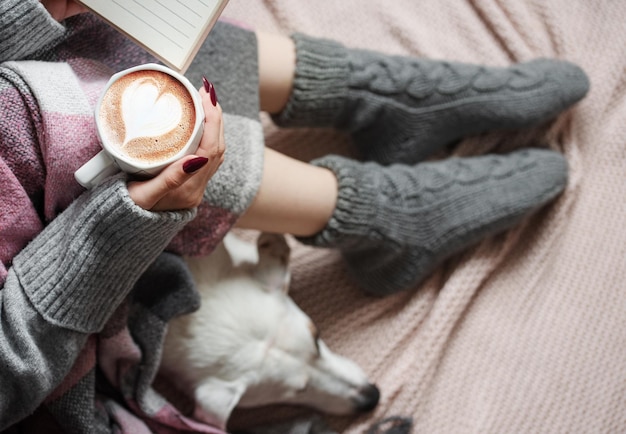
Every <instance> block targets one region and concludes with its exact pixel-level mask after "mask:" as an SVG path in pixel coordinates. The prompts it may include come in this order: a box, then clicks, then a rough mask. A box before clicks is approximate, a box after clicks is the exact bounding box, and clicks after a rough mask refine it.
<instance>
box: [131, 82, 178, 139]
mask: <svg viewBox="0 0 626 434" xmlns="http://www.w3.org/2000/svg"><path fill="white" fill-rule="evenodd" d="M182 115H183V110H182V107H181V105H180V101H179V100H178V98H176V97H175V96H174V95H172V94H171V93H161V92H160V91H159V88H158V83H157V82H155V81H154V80H151V79H148V78H145V79H142V80H135V81H134V82H133V83H132V84H131V85H130V86H128V87H127V88H126V89H125V90H124V93H122V119H123V120H124V128H125V133H126V134H125V137H124V140H123V142H122V148H123V147H124V145H126V144H127V143H128V142H130V141H131V140H132V139H136V138H138V137H157V136H162V135H164V134H167V133H169V132H170V131H172V130H173V129H175V128H176V127H177V126H178V125H179V124H180V122H181V120H182Z"/></svg>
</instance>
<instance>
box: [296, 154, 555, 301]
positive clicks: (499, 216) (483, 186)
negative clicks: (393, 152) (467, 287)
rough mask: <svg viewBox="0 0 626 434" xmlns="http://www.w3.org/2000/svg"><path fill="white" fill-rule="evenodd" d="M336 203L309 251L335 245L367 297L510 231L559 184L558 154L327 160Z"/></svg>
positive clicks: (407, 283) (404, 284)
mask: <svg viewBox="0 0 626 434" xmlns="http://www.w3.org/2000/svg"><path fill="white" fill-rule="evenodd" d="M313 164H315V165H317V166H321V167H326V168H328V169H330V170H332V171H333V172H334V173H335V175H336V177H337V180H338V183H339V195H338V198H337V206H336V209H335V212H334V213H333V216H332V217H331V219H330V221H329V223H328V225H327V226H326V228H325V229H324V230H322V231H321V232H320V233H319V234H317V235H316V236H315V237H314V238H313V239H302V240H303V241H305V242H311V243H312V244H314V245H316V246H323V247H338V248H339V249H340V250H341V252H342V254H343V256H344V257H345V259H346V262H347V263H348V266H349V268H350V272H351V274H352V275H353V276H354V278H355V279H356V280H357V281H358V282H359V283H360V285H361V286H362V287H363V288H364V289H365V290H366V291H367V292H369V293H372V294H376V295H387V294H391V293H394V292H397V291H399V290H402V289H408V288H412V287H414V286H415V285H417V284H418V283H421V282H422V281H423V280H424V279H425V278H426V277H428V275H429V274H430V273H432V271H433V270H434V269H435V267H436V266H437V265H439V264H440V263H441V262H442V261H443V260H444V259H447V258H449V257H450V256H451V255H453V254H455V253H458V252H460V251H462V250H463V249H466V248H467V247H469V246H471V245H473V244H475V243H477V242H478V241H479V240H482V239H483V238H485V237H487V236H490V235H494V234H497V233H499V232H501V231H503V230H505V229H509V228H511V227H512V226H513V225H514V224H516V223H518V222H519V221H520V220H521V219H522V217H524V216H526V215H527V214H528V212H530V211H532V210H535V209H537V208H538V207H539V206H541V205H543V204H545V203H546V202H547V201H549V200H550V199H553V198H554V197H555V196H556V195H557V194H558V193H559V192H561V191H562V190H563V188H564V187H565V183H566V181H567V164H566V162H565V159H564V158H563V157H562V156H561V155H560V154H558V153H556V152H552V151H547V150H539V149H538V150H533V149H528V150H521V151H517V152H514V153H512V154H510V155H504V156H496V155H488V156H482V157H473V158H451V159H447V160H444V161H440V162H432V163H422V164H418V165H417V166H404V165H399V164H398V165H392V166H389V167H381V166H379V165H377V164H374V163H365V164H360V163H357V162H355V161H354V160H350V159H346V158H343V157H337V156H329V157H324V158H321V159H319V160H315V161H313Z"/></svg>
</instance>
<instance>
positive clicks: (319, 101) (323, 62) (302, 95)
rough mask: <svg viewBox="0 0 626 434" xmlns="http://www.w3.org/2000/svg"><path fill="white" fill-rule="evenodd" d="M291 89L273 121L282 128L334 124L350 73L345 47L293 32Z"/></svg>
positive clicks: (340, 109)
mask: <svg viewBox="0 0 626 434" xmlns="http://www.w3.org/2000/svg"><path fill="white" fill-rule="evenodd" d="M292 39H293V41H294V43H295V45H296V72H295V78H294V84H293V91H292V93H291V96H290V98H289V101H288V102H287V105H286V106H285V108H284V109H283V111H282V112H280V113H278V114H276V115H273V116H272V120H273V121H274V122H275V123H276V125H279V126H281V127H333V126H339V125H337V120H338V116H339V115H340V114H341V111H342V109H343V107H344V101H345V99H346V94H347V89H348V88H347V83H348V75H349V67H348V56H347V50H346V48H345V47H344V46H342V45H341V44H339V43H337V42H334V41H330V40H327V39H317V38H311V37H309V36H305V35H302V34H300V33H296V34H294V35H292Z"/></svg>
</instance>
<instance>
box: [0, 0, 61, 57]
mask: <svg viewBox="0 0 626 434" xmlns="http://www.w3.org/2000/svg"><path fill="white" fill-rule="evenodd" d="M0 23H1V24H2V25H1V26H0V62H4V61H6V60H20V59H25V58H26V57H28V56H29V55H31V54H33V53H34V52H36V51H38V50H40V49H43V48H46V47H48V46H50V45H52V44H53V43H55V42H56V41H57V40H59V39H60V38H62V37H63V36H64V35H65V32H66V29H65V27H64V26H63V25H62V24H60V23H59V22H57V21H56V20H55V19H54V18H52V16H50V14H49V13H48V11H46V9H45V8H44V6H43V5H42V4H41V3H40V2H39V1H38V0H4V1H2V2H1V3H0Z"/></svg>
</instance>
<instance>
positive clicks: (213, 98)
mask: <svg viewBox="0 0 626 434" xmlns="http://www.w3.org/2000/svg"><path fill="white" fill-rule="evenodd" d="M209 84H210V86H209V87H210V89H209V96H210V97H211V104H213V107H215V106H216V105H217V94H216V93H215V86H213V83H209Z"/></svg>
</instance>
